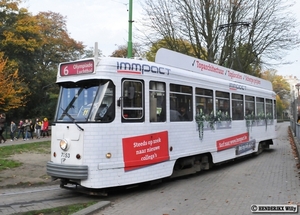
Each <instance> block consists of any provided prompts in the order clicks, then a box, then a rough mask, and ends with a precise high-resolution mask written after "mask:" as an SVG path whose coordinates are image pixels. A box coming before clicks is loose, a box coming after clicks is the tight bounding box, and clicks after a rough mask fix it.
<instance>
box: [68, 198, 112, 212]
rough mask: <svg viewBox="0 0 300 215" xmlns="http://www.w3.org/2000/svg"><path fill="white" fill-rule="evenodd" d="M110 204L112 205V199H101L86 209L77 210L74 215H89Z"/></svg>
mask: <svg viewBox="0 0 300 215" xmlns="http://www.w3.org/2000/svg"><path fill="white" fill-rule="evenodd" d="M108 205H110V201H101V202H98V203H96V204H94V205H91V206H89V207H87V208H85V209H82V210H80V211H77V212H76V213H74V214H72V215H89V214H92V213H94V212H96V211H98V210H100V209H102V208H104V207H106V206H108Z"/></svg>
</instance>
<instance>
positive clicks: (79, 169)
mask: <svg viewBox="0 0 300 215" xmlns="http://www.w3.org/2000/svg"><path fill="white" fill-rule="evenodd" d="M47 174H48V175H50V176H51V177H52V178H54V179H58V178H59V179H72V180H85V179H87V178H88V166H86V165H66V164H56V163H53V162H51V161H48V162H47Z"/></svg>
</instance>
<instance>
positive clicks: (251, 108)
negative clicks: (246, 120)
mask: <svg viewBox="0 0 300 215" xmlns="http://www.w3.org/2000/svg"><path fill="white" fill-rule="evenodd" d="M245 106H246V107H245V109H246V113H245V116H249V115H253V116H255V100H254V96H245Z"/></svg>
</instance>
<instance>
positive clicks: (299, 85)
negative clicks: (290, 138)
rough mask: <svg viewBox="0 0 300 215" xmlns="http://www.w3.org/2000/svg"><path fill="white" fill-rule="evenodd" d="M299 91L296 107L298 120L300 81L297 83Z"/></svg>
mask: <svg viewBox="0 0 300 215" xmlns="http://www.w3.org/2000/svg"><path fill="white" fill-rule="evenodd" d="M295 87H296V89H297V91H298V93H297V109H296V114H297V120H298V116H299V89H300V83H298V84H296V85H295Z"/></svg>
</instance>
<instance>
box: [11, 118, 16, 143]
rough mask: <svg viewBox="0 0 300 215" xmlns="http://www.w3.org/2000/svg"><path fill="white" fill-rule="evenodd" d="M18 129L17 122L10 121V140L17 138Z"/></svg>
mask: <svg viewBox="0 0 300 215" xmlns="http://www.w3.org/2000/svg"><path fill="white" fill-rule="evenodd" d="M16 129H17V126H16V123H15V122H14V121H11V122H10V141H14V140H15V131H16Z"/></svg>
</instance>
